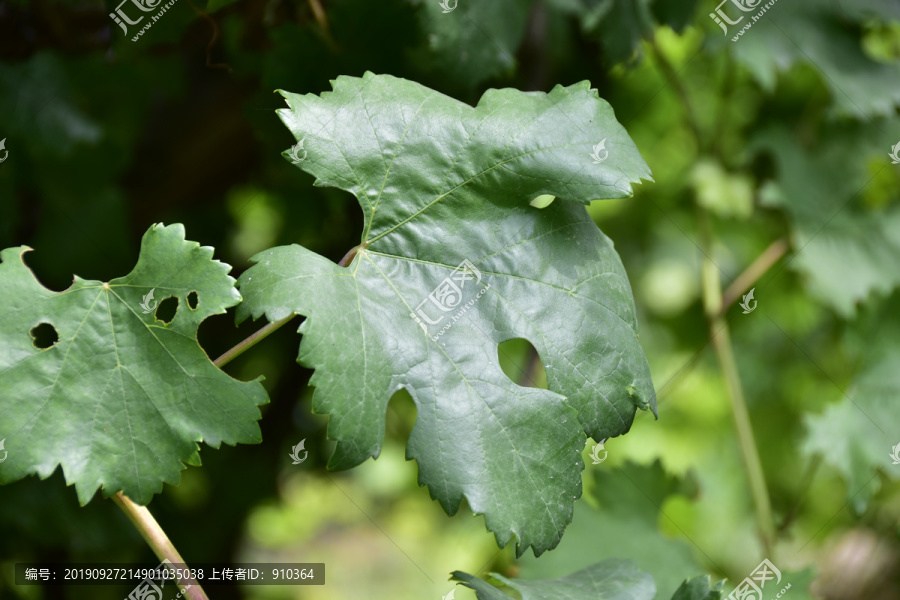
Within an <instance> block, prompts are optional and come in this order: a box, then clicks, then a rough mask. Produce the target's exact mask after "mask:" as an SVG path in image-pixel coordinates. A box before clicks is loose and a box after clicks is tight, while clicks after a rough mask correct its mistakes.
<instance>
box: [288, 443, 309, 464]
mask: <svg viewBox="0 0 900 600" xmlns="http://www.w3.org/2000/svg"><path fill="white" fill-rule="evenodd" d="M305 445H306V438H303V439H302V440H300V443H299V444H297V445H296V446H294V447H293V448H291V453H290V454H289V455H288V456H290V457H291V459H292V460H293V461H294V462H292V463H291V464H292V465H299V464H300V463H302V462H303V461H304V460H306V457H307V456H309V452H308V451H307V450H306V448H305V447H304V446H305ZM301 450H303V458H300V451H301Z"/></svg>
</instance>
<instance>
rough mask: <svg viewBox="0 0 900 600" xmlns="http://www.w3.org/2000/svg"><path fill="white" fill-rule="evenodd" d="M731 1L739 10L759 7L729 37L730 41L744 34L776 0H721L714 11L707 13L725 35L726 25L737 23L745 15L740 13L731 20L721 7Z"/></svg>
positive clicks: (746, 10)
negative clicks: (734, 33)
mask: <svg viewBox="0 0 900 600" xmlns="http://www.w3.org/2000/svg"><path fill="white" fill-rule="evenodd" d="M728 2H731V3H732V4H734V5H735V6H736V7H738V9H740V10H741V12H745V13H749V12H753V11H755V10H757V9H759V12H757V13H756V14H755V15H750V21H749V22H747V23H745V24H744V26H743V27H742V28H741V30H740V31H738V32H737V35H735V36H734V37H733V38H731V41H732V42H736V41H738V38H740V36H742V35H744V32H745V31H747V30H748V29H750V28H751V27H753V24H754V23H756V22H757V21H759V20H760V19H761V18H762V16H763V15H764V14H766V11H767V10H769V9H770V8H772V6H774V5H775V2H777V0H769V2H766V3H765V4H762V2H763V0H722V2H720V3H719V5H718V6H717V7H716V12H711V13H709V18H710V19H712V20H713V21H715V23H716V24H717V25H718V26H719V27H721V28H722V31H723V32H725V35H726V36H727V35H728V26H729V25H738V24H739V23H740V22H741V21H743V20H744V17H745V16H747V15H741V16H740V17H738V18H737V19H735V20H732V19H731V18H729V17H728V15H727V14H725V11H724V10H723V9H722V5H723V4H727V3H728Z"/></svg>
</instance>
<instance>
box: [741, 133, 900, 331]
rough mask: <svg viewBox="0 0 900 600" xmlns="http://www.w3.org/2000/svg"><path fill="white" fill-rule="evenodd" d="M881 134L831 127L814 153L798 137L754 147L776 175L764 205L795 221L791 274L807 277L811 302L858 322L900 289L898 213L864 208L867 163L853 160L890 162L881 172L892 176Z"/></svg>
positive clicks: (767, 138) (760, 137)
mask: <svg viewBox="0 0 900 600" xmlns="http://www.w3.org/2000/svg"><path fill="white" fill-rule="evenodd" d="M879 129H880V128H878V127H876V126H867V127H857V128H854V129H853V130H852V132H851V131H846V130H844V128H843V127H842V126H836V127H830V128H828V129H826V130H825V131H824V132H823V139H825V138H826V137H827V139H829V140H830V142H829V144H827V145H824V144H823V145H819V146H815V147H812V148H809V149H807V148H804V147H803V146H801V145H800V144H799V143H798V142H797V140H796V137H795V136H791V135H789V134H787V133H785V132H783V131H776V130H764V131H761V132H760V133H759V134H757V135H756V136H755V138H754V141H753V143H752V145H751V147H752V148H755V149H765V150H766V151H768V152H769V153H770V154H771V155H772V157H773V159H774V163H775V166H776V168H777V177H776V179H775V180H774V182H770V183H768V184H767V185H766V187H765V188H764V193H762V203H763V204H764V205H768V206H774V207H778V208H783V209H784V210H785V211H786V212H787V214H788V216H789V217H790V221H791V225H792V233H791V238H792V245H793V246H794V248H796V249H797V254H796V255H795V256H794V257H793V258H792V260H791V262H790V266H791V268H793V269H795V270H797V271H799V272H800V273H801V274H802V275H803V276H804V278H805V279H806V280H807V282H808V286H809V289H810V292H811V293H812V294H813V295H815V296H816V297H817V298H818V299H820V300H821V301H822V302H824V303H825V304H827V305H829V306H831V307H832V308H833V309H834V310H835V311H837V312H838V313H839V314H840V315H841V316H843V317H844V318H852V317H853V315H854V314H855V313H856V307H857V304H859V303H860V302H862V301H864V300H866V299H867V298H868V297H869V296H870V295H871V294H872V293H875V292H879V293H883V294H884V293H890V292H891V290H893V289H894V288H896V287H897V286H900V272H898V270H897V268H896V264H897V261H898V260H900V236H898V232H900V207H898V206H896V205H894V206H886V207H879V208H877V209H873V208H872V207H867V206H865V205H864V203H863V202H862V200H861V198H862V194H861V192H862V191H863V190H864V188H865V186H867V185H868V184H869V183H870V178H871V175H870V174H868V173H867V172H865V171H864V169H863V166H864V164H865V163H864V162H863V161H848V160H847V156H866V155H869V154H872V155H874V156H876V157H878V156H879V154H884V155H885V159H884V160H883V162H884V163H885V164H884V166H883V167H882V168H890V165H888V164H886V163H887V162H888V161H887V155H886V153H884V148H888V149H889V148H890V145H889V144H888V143H887V139H888V138H886V134H885V132H883V131H879ZM826 146H827V147H826Z"/></svg>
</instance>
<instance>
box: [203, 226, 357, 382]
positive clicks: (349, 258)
mask: <svg viewBox="0 0 900 600" xmlns="http://www.w3.org/2000/svg"><path fill="white" fill-rule="evenodd" d="M367 245H368V243H367V242H363V243H362V244H359V245H358V246H354V247H353V248H351V249H350V250H349V251H348V252H347V254H345V255H344V258H342V259H341V260H340V262H339V263H338V266H341V267H346V266H347V265H349V264H350V263H351V262H353V258H354V257H355V256H356V255H357V253H359V251H360V250H363V249H365V247H366V246H367ZM295 316H297V313H291V314H289V315H288V316H286V317H285V318H283V319H281V320H280V321H274V322H272V323H269V324H268V325H266V326H265V327H263V328H261V329H260V330H259V331H257V332H256V333H253V334H251V335H250V336H249V337H248V338H247V339H245V340H244V341H242V342H240V343H239V344H237V345H236V346H234V347H233V348H231V349H230V350H228V351H227V352H225V354H223V355H222V356H220V357H219V358H217V359H216V360H214V361H213V364H214V365H216V366H217V367H219V368H221V367H224V366H225V365H227V364H228V363H230V362H231V361H232V360H234V359H235V358H237V357H238V356H240V355H241V354H243V353H244V352H246V351H247V350H249V349H250V348H252V347H253V346H255V345H256V344H258V343H260V342H261V341H263V340H264V339H266V338H267V337H269V335H271V334H272V333H273V332H275V331H276V330H277V329H279V328H281V327H283V326H284V325H285V324H287V322H288V321H290V320H291V319H293V318H294V317H295Z"/></svg>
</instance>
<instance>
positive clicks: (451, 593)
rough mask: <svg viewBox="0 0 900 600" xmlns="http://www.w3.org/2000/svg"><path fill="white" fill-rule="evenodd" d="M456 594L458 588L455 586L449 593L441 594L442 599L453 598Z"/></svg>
mask: <svg viewBox="0 0 900 600" xmlns="http://www.w3.org/2000/svg"><path fill="white" fill-rule="evenodd" d="M455 595H456V588H453V589H452V590H450V593H449V594H447V595H446V596H441V600H453V598H454V597H455Z"/></svg>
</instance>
